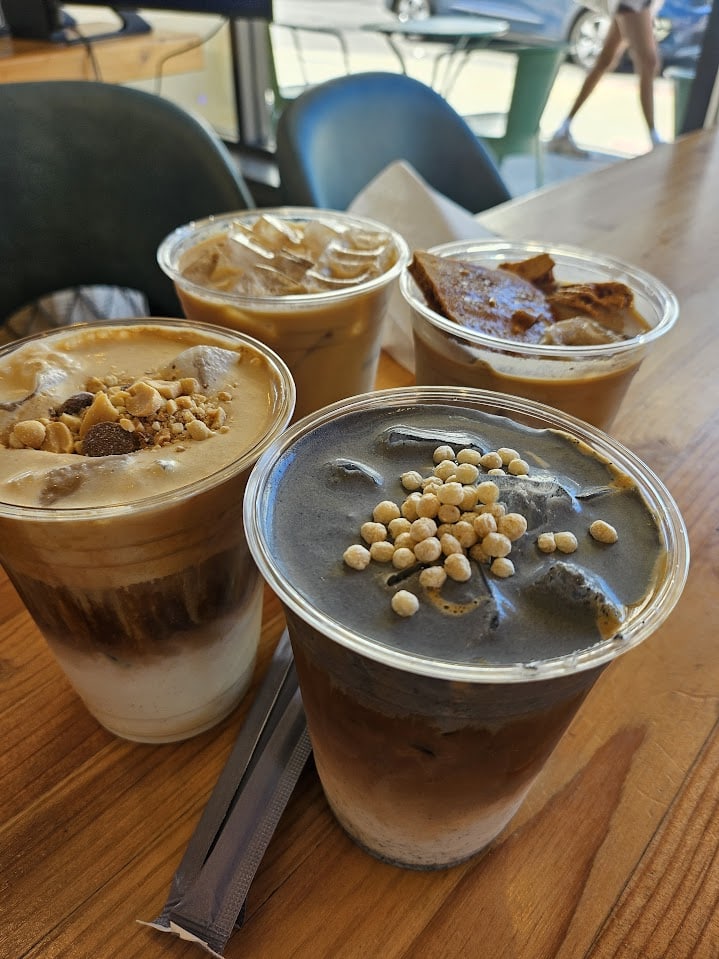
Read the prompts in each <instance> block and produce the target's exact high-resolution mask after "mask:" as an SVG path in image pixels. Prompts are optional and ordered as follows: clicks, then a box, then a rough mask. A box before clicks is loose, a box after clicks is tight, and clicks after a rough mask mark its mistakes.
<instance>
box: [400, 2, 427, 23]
mask: <svg viewBox="0 0 719 959" xmlns="http://www.w3.org/2000/svg"><path fill="white" fill-rule="evenodd" d="M392 10H393V12H394V14H395V15H396V17H397V19H398V20H401V21H403V22H404V21H405V20H426V18H427V17H429V16H431V14H432V4H431V3H430V0H394V3H393V4H392Z"/></svg>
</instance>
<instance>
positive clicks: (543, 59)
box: [465, 43, 567, 186]
mask: <svg viewBox="0 0 719 959" xmlns="http://www.w3.org/2000/svg"><path fill="white" fill-rule="evenodd" d="M496 47H497V49H498V50H501V51H506V52H510V53H514V54H515V56H516V58H517V66H516V70H515V74H514V84H513V87H512V96H511V100H510V104H509V110H508V111H507V112H506V113H483V114H475V115H473V116H468V117H466V118H465V119H466V120H467V123H468V124H469V126H470V127H471V128H472V130H473V131H474V133H475V134H476V135H477V136H478V137H479V138H480V139H481V141H482V142H483V143H485V144H486V145H487V146H488V147H489V149H490V150H491V151H492V152H493V154H494V156H495V157H496V159H497V163H498V164H499V166H500V169H501V166H502V162H503V161H504V159H505V158H506V157H508V156H514V155H522V154H530V155H533V156H534V162H535V179H536V183H537V186H541V185H542V184H543V183H544V147H543V144H542V141H541V136H540V123H541V120H542V114H543V113H544V109H545V107H546V105H547V101H548V100H549V94H550V93H551V92H552V87H553V86H554V81H555V79H556V77H557V73H558V72H559V68H560V66H561V65H562V63H563V62H564V60H565V58H566V55H567V46H566V45H565V44H557V45H550V44H546V45H545V44H543V45H537V46H518V45H514V44H509V43H505V44H501V43H498V44H497V45H496Z"/></svg>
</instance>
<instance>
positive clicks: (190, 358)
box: [162, 346, 238, 392]
mask: <svg viewBox="0 0 719 959" xmlns="http://www.w3.org/2000/svg"><path fill="white" fill-rule="evenodd" d="M237 362H238V357H237V353H235V352H234V351H232V350H223V349H222V348H221V347H219V346H191V347H190V348H189V349H188V350H183V351H182V353H180V354H179V355H178V356H176V357H175V359H174V360H173V361H172V362H171V363H170V364H169V366H168V367H167V369H166V370H165V371H164V372H163V373H162V375H163V376H166V377H167V378H168V379H172V378H175V379H182V378H184V377H194V378H195V379H196V380H198V382H199V384H200V386H201V387H202V389H203V390H205V391H212V392H218V391H219V390H221V389H222V387H223V386H224V385H225V384H226V383H227V381H228V378H230V371H231V370H232V368H233V367H234V366H236V364H237Z"/></svg>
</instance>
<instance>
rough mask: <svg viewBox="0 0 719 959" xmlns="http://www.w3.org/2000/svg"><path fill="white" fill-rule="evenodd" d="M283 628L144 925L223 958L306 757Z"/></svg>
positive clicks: (302, 719)
mask: <svg viewBox="0 0 719 959" xmlns="http://www.w3.org/2000/svg"><path fill="white" fill-rule="evenodd" d="M310 751H311V747H310V742H309V738H308V736H307V727H306V722H305V716H304V710H303V708H302V700H301V697H300V693H299V689H298V685H297V676H296V674H295V667H294V662H293V659H292V650H291V648H290V643H289V637H288V636H287V632H286V631H285V633H283V635H282V638H281V639H280V642H279V643H278V645H277V649H276V650H275V654H274V657H273V660H272V662H271V664H270V666H269V668H268V671H267V674H266V676H265V678H264V680H263V682H262V684H261V686H260V688H259V689H258V691H257V695H256V697H255V700H254V702H253V704H252V706H251V708H250V710H249V712H248V714H247V718H246V719H245V722H244V724H243V726H242V729H241V731H240V735H239V737H238V739H237V742H236V743H235V746H234V748H233V750H232V753H231V754H230V757H229V759H228V760H227V763H226V764H225V767H224V769H223V771H222V773H221V775H220V778H219V779H218V781H217V785H216V786H215V789H214V790H213V792H212V795H211V796H210V799H209V800H208V802H207V805H206V807H205V809H204V812H203V814H202V816H201V817H200V821H199V823H198V825H197V827H196V829H195V832H194V833H193V835H192V837H191V839H190V841H189V843H188V846H187V849H186V851H185V854H184V856H183V858H182V861H181V863H180V865H179V866H178V868H177V871H176V873H175V876H174V878H173V880H172V884H171V887H170V892H169V894H168V898H167V902H166V903H165V906H164V908H163V910H162V912H161V913H160V915H159V916H158V917H157V919H155V920H153V921H152V922H147V923H143V925H148V926H151V927H152V928H154V929H158V930H160V931H161V932H170V933H174V934H175V935H177V936H179V937H180V938H181V939H186V940H189V941H192V942H196V943H197V944H198V945H200V946H202V948H203V949H205V951H206V952H209V953H210V954H211V955H215V956H221V955H222V950H223V949H224V947H225V945H226V943H227V941H228V939H229V938H230V936H231V935H232V932H233V930H234V929H235V927H236V926H237V925H239V924H241V922H242V913H243V906H244V903H245V899H246V897H247V893H248V891H249V888H250V884H251V883H252V880H253V879H254V876H255V873H256V872H257V868H258V867H259V864H260V861H261V860H262V856H263V855H264V852H265V850H266V848H267V846H268V845H269V842H270V839H271V838H272V834H273V833H274V830H275V827H276V826H277V823H278V822H279V819H280V816H281V815H282V812H283V810H284V808H285V806H286V804H287V801H288V799H289V797H290V794H291V793H292V790H293V788H294V786H295V784H296V783H297V780H298V778H299V776H300V773H301V772H302V769H303V768H304V765H305V763H306V761H307V759H308V757H309V755H310Z"/></svg>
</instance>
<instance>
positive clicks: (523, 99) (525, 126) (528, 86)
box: [503, 44, 567, 153]
mask: <svg viewBox="0 0 719 959" xmlns="http://www.w3.org/2000/svg"><path fill="white" fill-rule="evenodd" d="M516 54H517V67H516V71H515V75H514V86H513V87H512V99H511V102H510V105H509V112H508V114H507V127H506V131H505V134H504V137H503V140H504V150H503V152H504V153H512V152H515V151H516V152H518V153H524V152H529V151H531V149H532V146H533V143H534V141H535V140H536V139H537V137H538V136H539V125H540V122H541V119H542V114H543V113H544V109H545V107H546V105H547V101H548V100H549V94H550V93H551V92H552V87H553V86H554V81H555V80H556V78H557V73H558V72H559V68H560V66H561V65H562V63H563V62H564V59H565V57H566V55H567V47H566V44H556V45H554V46H552V45H549V44H547V45H542V46H539V45H538V46H528V47H517V48H516Z"/></svg>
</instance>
